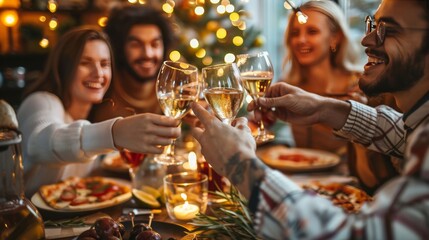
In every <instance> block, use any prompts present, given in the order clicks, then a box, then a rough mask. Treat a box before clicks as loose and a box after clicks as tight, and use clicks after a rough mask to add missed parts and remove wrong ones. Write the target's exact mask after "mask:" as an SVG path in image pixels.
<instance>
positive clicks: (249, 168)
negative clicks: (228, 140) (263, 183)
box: [225, 153, 266, 190]
mask: <svg viewBox="0 0 429 240" xmlns="http://www.w3.org/2000/svg"><path fill="white" fill-rule="evenodd" d="M265 169H266V166H265V165H264V164H261V161H260V160H259V159H256V158H252V159H240V154H239V153H236V154H234V155H233V156H232V157H231V158H230V159H229V161H228V163H227V164H226V169H225V170H226V174H227V176H228V178H229V179H230V180H231V182H232V184H234V185H241V186H242V187H245V188H247V189H249V190H250V189H251V188H252V186H253V184H254V182H255V181H259V180H260V179H261V178H262V177H263V175H264V174H265Z"/></svg>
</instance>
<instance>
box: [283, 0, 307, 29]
mask: <svg viewBox="0 0 429 240" xmlns="http://www.w3.org/2000/svg"><path fill="white" fill-rule="evenodd" d="M286 3H287V4H286ZM287 5H289V6H290V7H291V8H292V9H293V11H294V12H295V15H296V17H297V19H298V22H299V23H300V24H305V23H306V22H307V19H308V16H307V15H305V14H304V13H303V12H301V10H300V9H299V7H296V6H295V4H294V3H293V2H291V1H289V0H285V4H284V6H285V8H286V9H288V8H287Z"/></svg>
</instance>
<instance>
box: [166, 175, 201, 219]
mask: <svg viewBox="0 0 429 240" xmlns="http://www.w3.org/2000/svg"><path fill="white" fill-rule="evenodd" d="M164 195H165V200H166V208H167V213H168V216H169V217H170V218H171V219H173V220H178V221H187V220H191V219H193V218H194V217H195V216H196V215H197V214H198V213H205V212H206V209H207V196H208V178H207V175H205V174H201V173H198V172H183V173H176V174H169V175H167V176H165V178H164Z"/></svg>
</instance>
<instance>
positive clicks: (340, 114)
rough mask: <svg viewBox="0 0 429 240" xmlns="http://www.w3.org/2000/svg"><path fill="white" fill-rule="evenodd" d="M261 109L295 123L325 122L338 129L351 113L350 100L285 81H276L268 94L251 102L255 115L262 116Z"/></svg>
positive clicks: (250, 105) (251, 108) (251, 109)
mask: <svg viewBox="0 0 429 240" xmlns="http://www.w3.org/2000/svg"><path fill="white" fill-rule="evenodd" d="M259 108H262V109H265V111H270V112H271V113H270V114H274V115H275V116H276V117H277V118H279V119H280V120H283V121H287V122H290V123H292V124H298V125H311V124H315V123H323V124H326V125H328V126H329V127H331V128H334V129H339V128H341V127H342V126H343V125H344V123H345V121H346V119H347V116H348V114H349V112H350V104H349V103H347V102H344V101H341V100H337V99H332V98H326V97H322V96H319V95H317V94H313V93H309V92H306V91H304V90H302V89H300V88H298V87H294V86H292V85H290V84H287V83H284V82H280V83H276V84H273V85H272V86H271V87H270V88H268V90H267V92H266V94H265V97H262V98H259V99H257V101H256V102H255V101H253V102H251V103H250V104H249V105H248V107H247V110H248V111H253V110H255V117H256V118H257V119H261V112H260V110H259ZM273 109H275V111H273Z"/></svg>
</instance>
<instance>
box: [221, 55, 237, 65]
mask: <svg viewBox="0 0 429 240" xmlns="http://www.w3.org/2000/svg"><path fill="white" fill-rule="evenodd" d="M223 60H224V61H225V62H226V63H233V62H234V61H235V55H234V54H232V53H227V54H226V55H225V57H224V59H223Z"/></svg>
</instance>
